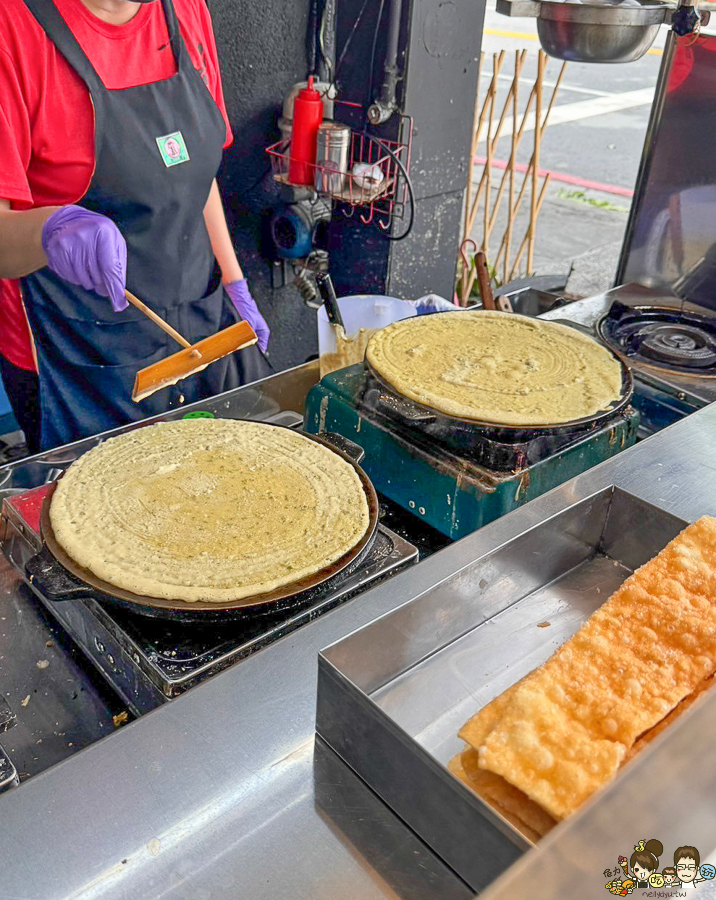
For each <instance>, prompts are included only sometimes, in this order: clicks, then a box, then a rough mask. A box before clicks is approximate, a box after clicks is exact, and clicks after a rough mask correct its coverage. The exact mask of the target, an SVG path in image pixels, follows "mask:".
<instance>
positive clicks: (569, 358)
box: [366, 310, 622, 427]
mask: <svg viewBox="0 0 716 900" xmlns="http://www.w3.org/2000/svg"><path fill="white" fill-rule="evenodd" d="M366 358H367V360H368V362H369V363H370V364H371V366H372V367H373V369H374V370H375V371H376V372H377V374H378V375H379V376H381V377H382V378H383V379H384V380H385V381H386V382H388V384H390V385H391V386H392V387H393V388H395V389H396V390H397V391H398V392H399V393H400V394H402V395H403V396H405V397H409V398H410V399H412V400H416V401H417V402H418V403H422V404H424V405H426V406H429V407H432V408H433V409H437V410H439V411H440V412H443V413H445V414H447V415H453V416H458V417H460V418H465V419H475V420H478V421H483V422H490V423H494V424H495V425H511V426H515V425H516V426H520V425H524V426H543V427H544V426H549V425H559V424H563V423H565V422H571V421H573V420H575V419H581V418H583V417H585V416H590V415H594V414H595V413H598V412H601V411H602V410H605V409H607V408H608V407H609V405H610V404H611V403H612V402H613V401H616V400H618V399H619V396H620V393H621V384H622V372H621V366H620V364H619V361H618V360H617V359H616V357H615V356H613V354H612V353H611V352H610V351H609V350H607V349H606V348H604V347H602V346H601V345H600V344H598V343H597V342H596V341H595V340H593V339H592V338H590V337H588V336H586V335H583V334H581V333H580V332H578V331H575V330H574V329H572V328H569V327H567V326H565V325H559V324H558V323H556V322H545V321H543V320H540V319H530V318H528V317H526V316H517V315H508V314H506V313H501V312H490V311H487V310H475V311H469V312H455V313H440V314H438V315H430V316H418V317H416V318H412V319H404V320H403V321H401V322H396V323H394V324H393V325H389V326H388V327H387V328H383V329H382V330H381V331H379V332H377V334H375V335H374V336H373V337H372V338H371V340H370V343H369V344H368V349H367V352H366Z"/></svg>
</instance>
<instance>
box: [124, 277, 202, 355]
mask: <svg viewBox="0 0 716 900" xmlns="http://www.w3.org/2000/svg"><path fill="white" fill-rule="evenodd" d="M124 296H125V297H126V298H127V300H129V302H130V303H131V304H132V306H136V307H137V309H138V310H139V311H140V312H143V313H144V315H145V316H146V317H147V318H148V319H151V320H152V322H154V324H155V325H158V326H159V327H160V328H161V329H162V331H165V332H166V333H167V334H168V335H169V337H171V338H174V340H175V341H176V342H177V344H180V345H181V346H182V347H184V349H185V350H191V344H190V343H189V341H187V340H186V339H185V338H183V337H182V336H181V335H180V334H179V332H178V331H175V330H174V329H173V328H172V326H171V325H170V324H169V323H168V322H165V321H164V319H162V317H161V316H158V315H157V314H156V313H155V312H154V311H153V310H151V309H150V308H149V307H148V306H147V304H146V303H142V301H141V300H140V299H139V297H135V296H134V294H132V293H130V292H129V291H127V290H125V292H124Z"/></svg>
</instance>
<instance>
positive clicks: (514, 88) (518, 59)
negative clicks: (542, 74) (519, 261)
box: [485, 50, 527, 247]
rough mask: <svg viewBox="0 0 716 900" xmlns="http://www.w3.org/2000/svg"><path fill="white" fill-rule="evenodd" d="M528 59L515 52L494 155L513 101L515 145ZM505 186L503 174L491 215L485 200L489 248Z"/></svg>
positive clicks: (525, 52) (494, 145) (519, 52)
mask: <svg viewBox="0 0 716 900" xmlns="http://www.w3.org/2000/svg"><path fill="white" fill-rule="evenodd" d="M526 57H527V51H526V50H522V51H519V50H517V51H515V72H514V77H513V79H512V84H511V85H510V90H509V92H508V94H507V98H506V99H505V105H504V106H503V107H502V115H501V116H500V121H499V123H498V126H497V132H496V134H495V140H494V141H493V144H492V151H493V154H494V152H495V150H496V149H497V142H498V140H499V139H500V133H501V131H502V125H503V123H504V121H505V117H506V115H507V110H508V109H509V108H510V100H512V101H513V117H512V136H513V143H514V134H515V126H516V123H517V115H516V114H515V113H514V110H515V109H516V107H515V105H514V101H515V98H516V97H517V94H518V88H519V80H520V75H521V74H522V67H523V65H524V63H525V59H526ZM524 121H526V120H524ZM504 184H505V178H504V174H503V177H502V181H501V182H500V187H499V190H498V192H497V199H496V200H495V203H494V207H493V209H492V212H491V213H490V212H489V203H488V201H487V199H486V200H485V212H486V217H485V220H486V221H485V246H486V247H487V246H489V244H490V235H491V234H492V229H493V228H494V227H495V222H496V221H497V214H498V212H499V209H500V205H501V204H502V194H503V191H504Z"/></svg>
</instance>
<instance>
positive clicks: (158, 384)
mask: <svg viewBox="0 0 716 900" xmlns="http://www.w3.org/2000/svg"><path fill="white" fill-rule="evenodd" d="M124 296H125V297H126V298H127V300H128V301H129V302H130V303H131V304H132V306H136V308H137V309H138V310H139V311H140V312H143V313H144V315H145V316H147V318H148V319H151V320H152V322H154V324H155V325H158V326H159V327H160V328H161V329H162V331H165V332H166V333H167V334H168V335H169V336H170V337H171V338H173V339H174V340H175V341H176V342H177V343H178V344H180V345H181V346H182V347H183V348H184V349H183V350H180V351H179V352H178V353H173V354H172V355H171V356H167V357H166V359H161V360H159V362H157V363H153V364H152V365H151V366H147V367H146V368H144V369H140V370H139V372H137V374H136V376H135V378H134V390H133V391H132V400H134V402H135V403H139V401H140V400H144V399H145V397H149V396H150V395H151V394H153V393H155V391H159V390H161V389H162V388H165V387H169V386H170V385H172V384H176V383H177V381H179V380H180V379H181V378H187V377H188V376H189V375H195V374H196V373H197V372H202V371H203V370H204V369H205V368H206V367H207V366H208V365H211V363H213V362H216V361H217V360H219V359H223V357H224V356H228V355H229V353H234V352H235V351H236V350H243V349H244V347H250V346H251V344H255V343H256V340H257V338H256V333H255V332H254V330H253V328H252V327H251V326H250V325H249V323H248V322H237V323H236V324H235V325H230V326H229V327H228V328H224V329H223V330H222V331H219V332H217V333H216V334H213V335H212V336H211V337H208V338H204V340H203V341H199V342H198V343H196V344H190V343H189V341H187V340H186V338H183V337H182V336H181V335H180V334H179V332H178V331H176V330H175V329H174V328H172V326H171V325H170V324H169V323H168V322H165V321H164V319H162V318H161V316H158V315H157V314H156V313H155V312H154V310H151V309H150V308H149V307H148V306H147V305H146V303H142V301H141V300H140V299H139V298H138V297H135V296H134V294H132V293H130V292H129V291H125V292H124Z"/></svg>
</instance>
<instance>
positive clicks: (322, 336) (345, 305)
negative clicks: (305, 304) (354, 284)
mask: <svg viewBox="0 0 716 900" xmlns="http://www.w3.org/2000/svg"><path fill="white" fill-rule="evenodd" d="M338 306H339V308H340V310H341V315H342V316H343V322H344V323H345V326H346V335H347V337H348V338H351V337H353V336H355V335H357V334H358V333H359V332H360V330H361V329H362V328H365V329H369V330H371V331H373V330H377V329H379V328H385V326H386V325H390V324H391V323H392V322H399V321H400V320H401V319H409V318H410V317H411V316H414V315H416V310H415V308H414V307H413V306H411V305H410V304H409V303H406V301H405V300H398V299H397V298H396V297H381V296H378V295H375V294H357V295H355V296H353V297H340V298H339V300H338ZM316 316H317V322H318V353H319V355H320V356H322V357H324V356H327V355H329V354H334V353H335V352H336V349H337V348H336V332H335V329H334V328H333V326H332V325H331V323H330V322H329V321H328V316H327V315H326V309H325V307H324V306H321V308H320V309H319V310H318V312H317V314H316Z"/></svg>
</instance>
